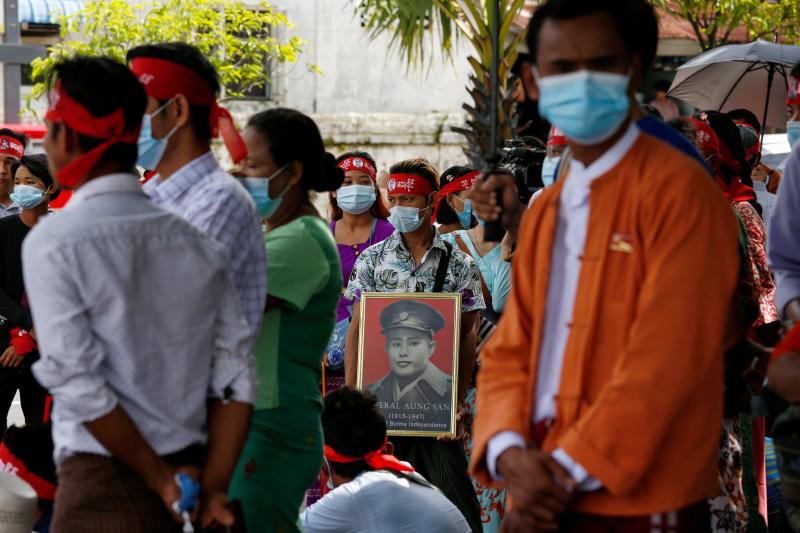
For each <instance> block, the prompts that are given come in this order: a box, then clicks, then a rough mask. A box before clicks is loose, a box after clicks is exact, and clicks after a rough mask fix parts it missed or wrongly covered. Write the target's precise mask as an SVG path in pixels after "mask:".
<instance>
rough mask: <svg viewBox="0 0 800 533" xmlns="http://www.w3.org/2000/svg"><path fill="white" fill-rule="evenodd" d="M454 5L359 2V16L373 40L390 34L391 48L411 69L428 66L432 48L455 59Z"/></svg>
mask: <svg viewBox="0 0 800 533" xmlns="http://www.w3.org/2000/svg"><path fill="white" fill-rule="evenodd" d="M451 4H452V3H451V2H449V1H448V2H445V3H441V2H437V1H436V0H360V1H359V3H358V7H357V8H356V13H357V14H358V15H359V16H360V17H361V23H362V25H363V26H364V28H365V29H366V30H367V32H368V33H369V35H370V37H371V38H373V39H374V38H375V37H377V36H378V35H382V34H384V33H388V34H390V35H391V40H390V49H393V50H395V51H397V52H399V53H400V55H401V56H402V57H403V60H404V62H405V63H406V65H407V66H409V67H411V66H416V65H420V64H423V63H425V62H426V60H427V59H428V57H427V51H428V50H429V49H438V50H440V52H441V53H442V55H443V56H444V57H445V58H448V59H450V58H452V52H453V39H454V36H455V32H454V28H455V27H456V22H455V19H454V16H455V11H453V10H450V9H448V8H450V7H452V5H451ZM443 7H444V9H443Z"/></svg>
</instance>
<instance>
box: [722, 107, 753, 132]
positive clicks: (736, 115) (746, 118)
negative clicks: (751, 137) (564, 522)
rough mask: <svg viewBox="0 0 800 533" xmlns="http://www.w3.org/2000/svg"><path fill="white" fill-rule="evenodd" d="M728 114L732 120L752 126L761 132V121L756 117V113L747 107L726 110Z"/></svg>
mask: <svg viewBox="0 0 800 533" xmlns="http://www.w3.org/2000/svg"><path fill="white" fill-rule="evenodd" d="M728 116H729V117H731V119H732V120H734V121H737V120H738V121H741V122H744V123H746V124H749V125H750V126H753V127H754V128H755V130H756V132H757V133H759V134H760V133H761V122H760V121H759V120H758V117H756V114H755V113H753V112H752V111H750V110H749V109H744V108H740V109H734V110H733V111H728Z"/></svg>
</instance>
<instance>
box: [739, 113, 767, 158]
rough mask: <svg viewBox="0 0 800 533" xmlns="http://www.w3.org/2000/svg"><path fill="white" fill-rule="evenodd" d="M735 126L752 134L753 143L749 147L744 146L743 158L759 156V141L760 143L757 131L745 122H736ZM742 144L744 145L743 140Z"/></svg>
mask: <svg viewBox="0 0 800 533" xmlns="http://www.w3.org/2000/svg"><path fill="white" fill-rule="evenodd" d="M736 126H737V127H738V128H746V129H749V130H751V131H752V132H753V136H754V138H755V142H754V143H753V144H751V145H750V146H747V145H745V147H744V152H745V156H747V157H752V156H755V155H758V154H760V153H761V141H760V137H759V132H758V130H757V129H755V127H753V126H751V125H750V124H748V123H747V122H743V121H737V122H736ZM740 135H741V132H740ZM742 144H744V138H742Z"/></svg>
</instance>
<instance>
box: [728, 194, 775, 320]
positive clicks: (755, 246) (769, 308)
mask: <svg viewBox="0 0 800 533" xmlns="http://www.w3.org/2000/svg"><path fill="white" fill-rule="evenodd" d="M733 207H734V209H735V210H736V213H737V214H738V215H739V218H740V219H741V221H742V224H743V225H744V227H745V230H746V231H747V241H748V243H747V255H748V258H749V260H750V269H751V270H752V272H753V285H754V290H755V296H756V297H757V298H758V305H759V309H760V313H759V317H758V319H757V320H756V323H755V325H756V326H760V325H761V324H769V323H770V322H775V321H777V320H778V308H777V306H776V305H775V281H774V280H773V278H772V273H770V271H769V267H768V266H767V230H766V228H765V227H764V222H763V221H762V220H761V217H760V216H759V215H758V211H756V208H755V207H753V206H752V205H750V204H749V203H747V202H736V203H734V204H733Z"/></svg>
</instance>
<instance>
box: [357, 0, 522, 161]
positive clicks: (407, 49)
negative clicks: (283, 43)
mask: <svg viewBox="0 0 800 533" xmlns="http://www.w3.org/2000/svg"><path fill="white" fill-rule="evenodd" d="M355 1H357V2H358V4H357V8H356V13H357V14H358V15H360V17H361V22H362V24H363V25H364V27H365V29H366V30H367V32H368V33H369V35H370V37H371V38H373V39H374V38H376V37H378V36H379V35H384V34H389V35H390V36H391V39H390V49H393V50H394V51H395V52H397V53H399V54H400V56H401V57H402V59H403V61H404V63H405V64H406V66H407V67H408V68H412V67H418V66H421V65H423V64H425V63H428V66H429V67H430V66H432V64H433V62H432V61H428V60H429V59H430V58H431V56H432V55H433V54H431V53H430V52H429V50H434V51H438V52H439V53H441V54H442V56H443V57H444V58H445V59H447V60H452V58H453V52H454V49H455V47H454V41H455V39H456V38H459V37H460V38H463V39H465V40H466V41H467V42H469V43H470V45H471V46H472V48H473V54H472V55H471V56H470V57H469V58H468V61H469V64H470V67H471V70H472V74H471V75H470V77H469V80H468V84H467V90H468V92H469V94H470V96H471V98H472V102H471V103H465V104H464V105H463V108H464V110H465V111H466V112H467V121H466V124H465V127H464V128H453V130H454V131H456V132H458V133H461V134H462V135H464V137H465V138H466V140H467V147H466V148H465V150H464V153H465V155H466V156H467V159H468V160H469V162H470V164H472V165H474V166H476V167H480V166H482V163H483V157H484V155H485V154H486V152H487V151H488V149H489V143H490V139H489V129H490V124H489V121H490V116H491V107H490V106H491V104H490V102H489V84H490V68H491V62H492V35H491V30H490V28H492V22H493V21H492V19H491V17H492V16H493V9H492V8H493V4H494V1H495V0H355ZM524 5H525V0H502V4H501V10H500V17H501V19H500V21H499V26H500V43H501V44H502V45H504V48H503V49H502V50H501V57H500V65H499V67H498V75H499V79H500V87H499V89H500V102H497V106H498V113H497V115H498V118H499V127H500V131H501V132H502V136H503V138H511V137H512V136H513V135H514V132H515V129H516V116H515V115H516V113H515V108H516V103H515V102H514V99H513V96H512V93H513V90H512V87H513V83H514V80H513V77H512V75H511V67H512V66H513V65H514V62H515V61H516V59H517V46H518V45H519V44H520V43H521V42H522V40H523V39H524V38H525V32H521V33H519V34H517V35H512V34H511V31H512V26H513V22H514V18H515V17H516V16H517V15H518V14H519V13H520V11H521V10H522V9H523V7H524Z"/></svg>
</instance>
